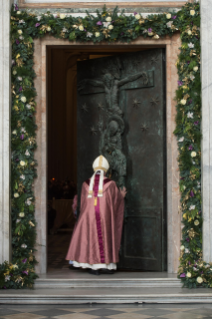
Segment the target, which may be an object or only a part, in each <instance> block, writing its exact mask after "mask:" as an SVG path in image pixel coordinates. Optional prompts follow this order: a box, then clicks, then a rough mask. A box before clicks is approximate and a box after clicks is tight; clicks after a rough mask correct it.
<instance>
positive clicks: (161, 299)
mask: <svg viewBox="0 0 212 319" xmlns="http://www.w3.org/2000/svg"><path fill="white" fill-rule="evenodd" d="M55 288H56V287H55ZM211 302H212V290H211V289H203V288H202V289H201V288H199V289H187V288H125V289H123V288H103V289H102V288H83V289H82V288H81V289H80V288H78V289H76V288H70V289H57V288H56V289H34V290H30V289H23V290H21V291H20V290H4V291H0V304H64V305H65V304H88V303H89V304H93V303H97V304H100V303H101V304H108V303H109V304H121V303H126V304H132V303H172V304H174V303H181V304H182V303H187V304H188V303H211Z"/></svg>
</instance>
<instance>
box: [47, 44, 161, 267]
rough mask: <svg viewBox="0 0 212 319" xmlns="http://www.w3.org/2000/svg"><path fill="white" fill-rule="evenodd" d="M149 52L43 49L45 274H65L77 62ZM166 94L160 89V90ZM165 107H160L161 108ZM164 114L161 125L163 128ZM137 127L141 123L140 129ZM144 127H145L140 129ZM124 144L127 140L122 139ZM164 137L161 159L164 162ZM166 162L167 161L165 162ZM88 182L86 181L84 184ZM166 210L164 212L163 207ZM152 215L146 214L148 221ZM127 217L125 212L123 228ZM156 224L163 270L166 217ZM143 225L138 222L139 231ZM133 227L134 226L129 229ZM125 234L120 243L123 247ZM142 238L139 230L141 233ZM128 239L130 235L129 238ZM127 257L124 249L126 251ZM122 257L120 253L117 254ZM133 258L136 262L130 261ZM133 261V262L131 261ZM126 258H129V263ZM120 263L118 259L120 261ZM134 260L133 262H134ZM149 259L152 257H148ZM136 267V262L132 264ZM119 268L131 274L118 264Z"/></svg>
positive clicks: (73, 162) (73, 189) (72, 218)
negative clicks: (58, 271) (45, 76)
mask: <svg viewBox="0 0 212 319" xmlns="http://www.w3.org/2000/svg"><path fill="white" fill-rule="evenodd" d="M148 49H149V48H141V47H140V48H136V50H135V48H134V47H130V46H129V47H128V48H127V49H126V47H125V48H124V46H123V47H117V48H115V49H114V48H113V49H110V48H108V47H107V48H104V47H102V48H100V49H99V48H98V49H96V48H94V49H91V48H88V47H87V48H86V47H85V49H84V50H82V48H80V49H78V48H76V49H74V50H73V49H72V48H70V49H69V48H67V47H65V48H63V47H58V48H55V47H49V48H48V55H47V56H48V63H47V65H48V82H47V91H48V95H47V96H48V223H47V225H48V250H47V251H48V257H47V260H48V270H49V271H50V270H55V269H61V268H67V267H68V262H67V261H66V260H65V256H66V252H67V250H68V246H69V243H70V239H71V235H72V232H73V228H74V225H75V221H76V218H75V215H74V212H73V209H72V204H73V198H74V195H75V194H76V192H77V183H78V182H79V180H78V179H77V169H79V167H77V62H79V61H85V60H93V59H99V58H102V57H108V56H119V55H122V54H126V53H129V52H137V51H142V50H148ZM164 93H165V84H164ZM164 107H165V104H164ZM165 122H166V119H165V112H164V119H163V123H164V125H165ZM141 124H142V123H141ZM143 124H145V123H143ZM125 138H126V137H125ZM165 145H166V142H165V132H164V145H163V147H164V150H163V152H164V156H165V157H166V147H165ZM165 162H166V158H165ZM165 162H164V194H163V196H164V199H163V200H164V206H166V205H165V203H166V175H165V171H166V163H165ZM88 177H90V176H86V178H88ZM164 209H165V210H166V208H165V207H164ZM149 212H150V213H151V211H147V215H148V214H149ZM127 218H129V216H128V215H127V212H125V223H126V221H127ZM160 223H161V234H160V236H161V242H162V243H161V251H160V252H159V255H161V270H163V271H164V270H166V246H167V242H166V237H167V236H166V211H164V213H163V216H162V221H160ZM142 224H143V225H144V224H145V222H143V221H142V222H141V223H140V225H142ZM134 225H135V224H134ZM127 232H128V233H129V230H127V229H126V230H124V232H123V237H124V238H125V239H123V240H125V241H126V236H127ZM141 232H142V230H141ZM131 234H132V232H131ZM122 249H123V247H122ZM126 249H127V250H128V251H129V247H126ZM122 254H123V252H122ZM134 257H135V256H134ZM134 257H133V258H134ZM130 258H131V257H130ZM122 259H123V258H122V257H121V260H122ZM134 259H135V258H134ZM150 259H151V256H150ZM135 262H136V259H135ZM122 266H124V267H123V268H124V269H125V270H126V269H131V267H128V265H127V263H126V262H123V261H122Z"/></svg>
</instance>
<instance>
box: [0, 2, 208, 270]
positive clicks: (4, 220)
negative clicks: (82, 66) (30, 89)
mask: <svg viewBox="0 0 212 319" xmlns="http://www.w3.org/2000/svg"><path fill="white" fill-rule="evenodd" d="M189 2H192V0H189ZM11 3H12V1H5V0H0V15H1V19H0V21H1V22H0V23H1V31H0V50H1V57H2V58H1V61H0V112H1V113H0V129H1V136H0V169H1V176H2V178H1V179H0V262H3V261H4V260H9V259H10V256H11V251H10V247H11V236H10V157H11V155H10V108H9V105H10V98H11V97H10V64H11V48H10V45H9V43H10V42H9V21H10V13H9V10H10V6H11ZM15 3H18V5H19V6H20V8H23V9H24V8H28V10H29V11H30V12H32V13H36V14H39V13H45V12H47V11H48V10H50V11H51V12H53V13H57V12H63V13H67V14H72V15H75V16H80V15H85V14H86V13H85V11H86V10H87V9H88V11H89V12H94V11H95V9H96V8H101V7H103V5H104V4H106V5H107V6H108V7H111V8H112V7H114V6H116V5H118V6H119V7H120V8H125V9H126V10H125V11H126V13H127V14H132V13H133V12H135V11H139V12H140V13H141V14H142V15H144V16H145V15H148V14H150V13H156V14H157V13H161V12H164V11H165V12H168V11H172V10H176V11H177V10H179V9H180V7H181V6H182V5H183V4H185V1H180V0H175V1H160V0H158V1H156V0H155V1H143V0H137V1H133V2H129V1H119V0H117V1H113V2H111V1H109V0H106V1H102V2H101V1H89V0H87V1H83V0H79V1H74V0H69V1H68V0H61V1H56V0H40V1H38V0H19V1H15ZM211 13H212V8H211V5H210V0H201V14H202V20H201V46H202V57H201V58H202V69H201V74H202V102H203V105H202V133H203V142H202V172H203V174H202V190H203V194H202V196H203V206H202V209H203V216H204V224H203V257H204V259H205V260H206V261H208V262H209V261H210V262H211V261H212V222H211V221H212V203H211V201H210V190H211V188H212V156H211V149H212V139H211V138H210V137H211V127H212V125H211V123H212V115H211V112H210V104H211V99H212V85H211V82H212V77H211V73H210V69H212V59H211V57H210V51H211V50H210V49H212V47H211V46H212V45H211V40H210V29H211V24H212V22H211ZM61 45H63V46H69V48H70V47H71V46H73V47H74V46H76V45H79V44H78V43H74V42H73V43H70V42H67V41H65V40H61V39H60V40H59V39H55V38H52V37H48V36H46V37H45V38H44V39H42V40H35V56H34V61H35V66H34V68H35V71H36V74H37V78H36V80H35V86H36V90H37V93H38V96H37V103H38V108H37V125H38V132H37V143H38V149H37V152H36V158H37V160H38V163H39V165H38V178H37V180H36V182H35V195H36V219H37V223H38V228H37V244H38V245H37V247H36V248H37V249H38V251H37V256H36V257H37V260H38V261H39V264H38V266H37V271H38V272H39V273H45V272H46V224H45V220H46V203H47V197H46V176H47V168H46V152H47V137H46V133H47V122H46V116H47V113H46V112H47V94H46V81H47V63H46V61H47V47H48V46H58V47H59V46H61ZM90 45H91V46H92V45H93V44H90ZM107 45H108V44H106V43H100V44H98V45H96V47H97V49H98V47H100V46H105V47H106V46H107ZM115 45H116V46H120V45H122V47H124V46H129V44H123V43H122V44H119V43H116V44H115ZM80 46H81V48H82V50H83V44H80ZM130 46H132V47H138V46H139V47H141V48H142V47H145V46H146V47H148V46H149V47H158V46H160V47H164V48H166V58H167V60H166V79H167V89H166V92H167V93H166V105H167V197H168V203H167V205H168V209H167V213H168V242H167V245H168V248H167V249H168V272H169V273H176V272H177V267H178V258H179V254H180V250H179V247H180V237H181V216H180V214H179V213H178V206H179V198H180V196H179V195H180V194H179V187H178V181H179V173H178V165H177V156H178V154H177V142H176V139H175V137H174V135H173V130H174V127H175V101H174V96H175V90H176V87H177V70H176V67H175V62H176V60H177V54H178V48H179V47H180V35H179V34H176V35H174V36H173V37H172V38H171V39H170V38H165V39H160V40H158V41H156V40H153V39H143V38H139V39H137V40H136V41H133V42H132V43H130Z"/></svg>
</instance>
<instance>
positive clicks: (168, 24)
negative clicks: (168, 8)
mask: <svg viewBox="0 0 212 319" xmlns="http://www.w3.org/2000/svg"><path fill="white" fill-rule="evenodd" d="M173 22H174V21H169V22H167V23H166V25H167V28H171V27H172V24H173Z"/></svg>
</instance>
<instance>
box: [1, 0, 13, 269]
mask: <svg viewBox="0 0 212 319" xmlns="http://www.w3.org/2000/svg"><path fill="white" fill-rule="evenodd" d="M11 3H12V1H10V0H0V263H2V262H3V261H4V260H8V261H9V260H10V245H11V240H10V239H11V230H10V219H11V217H10V158H11V155H10V105H11V96H10V92H11V89H10V88H11V82H10V66H11V46H10V8H11Z"/></svg>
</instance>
